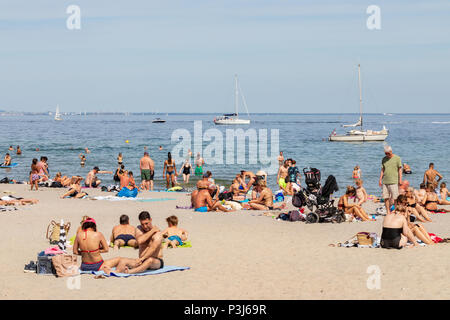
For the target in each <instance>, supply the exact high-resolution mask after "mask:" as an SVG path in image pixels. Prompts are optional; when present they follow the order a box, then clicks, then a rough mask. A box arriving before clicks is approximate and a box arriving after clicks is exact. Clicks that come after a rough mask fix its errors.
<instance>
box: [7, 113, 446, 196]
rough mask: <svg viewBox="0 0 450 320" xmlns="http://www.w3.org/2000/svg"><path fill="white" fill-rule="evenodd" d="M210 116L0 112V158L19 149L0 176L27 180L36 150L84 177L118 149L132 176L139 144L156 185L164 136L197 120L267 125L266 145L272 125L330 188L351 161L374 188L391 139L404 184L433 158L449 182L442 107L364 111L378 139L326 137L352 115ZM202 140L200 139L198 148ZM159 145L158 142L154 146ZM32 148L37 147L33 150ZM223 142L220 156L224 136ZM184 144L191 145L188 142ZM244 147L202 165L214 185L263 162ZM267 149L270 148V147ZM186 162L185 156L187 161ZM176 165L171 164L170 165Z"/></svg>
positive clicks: (286, 149)
mask: <svg viewBox="0 0 450 320" xmlns="http://www.w3.org/2000/svg"><path fill="white" fill-rule="evenodd" d="M214 116H215V115H213V114H169V115H167V116H166V115H129V116H125V115H87V116H85V115H71V116H69V115H66V116H63V119H64V120H63V121H54V120H53V117H51V116H42V115H23V116H3V117H0V127H1V129H2V130H1V136H0V152H1V154H0V156H1V157H2V159H3V157H4V155H5V153H6V152H8V147H9V146H10V145H12V146H13V147H14V149H15V148H16V146H17V145H19V146H20V147H21V149H22V155H21V156H17V155H16V154H15V151H13V152H9V153H10V154H11V155H12V158H13V162H17V163H19V165H18V166H17V167H15V168H12V169H0V179H1V178H3V177H5V176H7V177H9V178H13V179H17V180H21V181H24V180H28V177H29V171H30V165H31V161H32V159H33V158H39V157H40V156H47V157H48V158H49V161H48V162H49V169H50V174H51V177H52V178H53V177H54V175H55V174H56V172H58V171H60V172H62V174H63V175H69V176H70V175H81V176H83V177H86V175H87V173H88V171H89V170H91V169H92V168H93V167H94V166H98V167H99V168H100V169H101V170H108V171H113V172H114V171H115V170H116V168H117V155H118V153H119V152H122V154H123V162H124V165H125V167H126V169H128V170H131V171H133V172H134V175H135V179H136V181H137V182H140V170H139V159H140V158H141V157H142V155H143V152H144V147H147V150H148V152H149V153H150V156H151V157H152V159H153V160H154V161H155V185H156V188H157V189H164V187H165V182H164V181H163V175H162V172H163V164H164V160H166V159H167V153H168V152H170V151H172V148H173V147H174V146H175V145H177V143H178V142H177V141H175V142H172V141H171V137H172V133H173V132H174V130H176V129H186V130H188V131H189V132H190V133H191V135H192V138H194V121H201V124H202V130H203V132H205V131H206V130H208V129H210V128H216V129H218V130H220V131H221V132H223V135H224V137H225V135H226V130H227V129H237V128H242V129H244V130H247V129H249V128H254V129H256V131H257V132H259V131H258V130H259V129H267V132H268V136H269V138H268V142H269V146H268V149H269V150H270V148H271V147H270V132H271V130H275V129H277V130H279V150H280V151H283V153H284V158H285V159H287V158H293V159H295V160H296V161H297V166H298V167H299V169H300V170H302V169H303V168H304V167H309V166H310V167H315V168H318V169H320V170H321V172H322V183H324V182H325V180H326V178H327V176H328V175H334V176H335V177H336V180H337V182H338V185H339V187H340V191H339V192H338V194H342V193H343V192H344V191H345V188H346V186H347V185H351V184H353V179H352V171H353V168H354V166H355V165H359V166H360V168H361V171H362V179H363V180H364V186H365V187H366V189H367V191H368V193H370V194H375V195H380V193H381V189H380V188H379V186H378V179H379V176H380V167H381V159H382V158H383V156H384V151H383V146H384V144H389V145H391V146H392V148H393V151H394V153H395V154H397V155H399V156H400V157H401V158H402V161H403V162H406V163H408V164H409V165H410V166H411V169H412V171H413V173H412V174H411V175H405V176H404V179H407V180H409V181H410V182H411V185H412V186H414V187H418V186H419V183H420V182H421V181H422V180H423V173H424V171H425V170H426V169H427V168H428V164H429V163H430V162H434V163H435V168H436V169H437V170H438V171H439V172H440V173H441V174H442V175H443V176H444V181H447V182H450V180H448V177H449V176H450V161H449V159H450V143H449V139H450V114H394V115H392V116H386V115H382V114H366V115H365V116H364V127H365V128H366V129H372V130H380V129H382V127H383V125H384V126H386V127H387V128H388V129H389V137H388V138H387V139H386V141H385V142H365V143H345V142H329V141H328V140H327V137H328V135H329V134H330V133H331V131H332V130H333V129H335V128H336V130H337V131H338V132H339V133H344V132H345V131H344V129H343V128H342V127H341V126H342V124H346V123H347V124H349V123H355V122H356V121H357V119H358V115H357V114H251V115H250V117H251V120H252V121H251V124H250V125H246V126H216V125H214V123H213V122H212V120H213V119H214ZM155 117H161V118H164V119H165V120H167V122H166V123H152V119H154V118H155ZM127 140H128V143H126V141H127ZM209 143H210V142H208V141H203V147H206V146H207V145H208V144H209ZM159 146H162V147H163V149H162V150H159ZM86 147H87V148H89V150H90V151H91V152H90V153H89V154H87V155H86V158H87V161H86V165H85V166H84V167H81V166H80V159H79V158H78V155H79V154H80V153H84V148H86ZM36 148H39V150H40V151H36ZM223 148H224V158H223V161H224V163H225V162H226V159H225V153H226V150H225V148H226V145H225V142H224V145H223ZM274 149H275V148H274ZM191 150H192V152H194V141H192V148H191ZM235 150H236V146H235ZM248 152H249V148H248V140H247V145H246V148H245V153H246V154H245V156H246V157H245V159H246V161H245V164H237V163H234V164H214V165H213V164H208V163H206V165H205V166H204V171H206V170H210V171H211V172H212V173H213V177H214V178H215V179H216V181H217V182H218V183H219V184H225V185H227V186H228V185H229V184H230V182H231V180H232V179H233V178H234V176H235V175H236V174H237V173H239V171H240V170H241V169H245V170H251V171H253V172H256V171H257V170H259V169H260V168H261V167H262V166H263V165H262V164H260V163H258V164H249V161H248V159H249V157H248ZM268 154H269V155H270V151H269V152H268ZM276 156H278V154H277V155H276ZM194 157H195V154H194ZM193 161H194V159H191V163H193ZM181 164H182V163H176V165H177V171H179V169H180V166H181ZM191 172H193V170H191ZM99 178H100V179H101V180H103V182H104V184H112V183H113V176H112V175H108V174H102V175H99ZM275 178H276V175H274V174H272V175H270V176H269V185H270V186H271V187H272V188H274V189H275V188H276V183H275ZM302 179H304V177H302ZM178 182H182V176H179V177H178ZM195 182H196V178H195V177H194V176H193V175H191V184H190V187H192V186H193V184H194V183H195Z"/></svg>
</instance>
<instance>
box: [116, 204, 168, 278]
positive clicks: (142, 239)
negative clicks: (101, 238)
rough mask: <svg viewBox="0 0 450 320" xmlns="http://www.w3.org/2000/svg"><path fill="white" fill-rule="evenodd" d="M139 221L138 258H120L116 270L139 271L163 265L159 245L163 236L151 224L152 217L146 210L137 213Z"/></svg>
mask: <svg viewBox="0 0 450 320" xmlns="http://www.w3.org/2000/svg"><path fill="white" fill-rule="evenodd" d="M139 221H140V223H141V224H140V225H139V226H138V227H137V228H136V241H137V245H138V246H139V258H137V259H129V258H121V261H120V263H119V265H118V266H117V272H122V273H123V272H124V273H139V272H144V271H146V270H156V269H161V268H163V267H164V261H163V259H162V256H163V255H162V247H161V244H162V240H163V237H162V233H161V231H160V229H159V228H158V227H157V226H154V225H153V224H152V218H151V217H150V213H148V212H147V211H142V212H141V213H140V214H139Z"/></svg>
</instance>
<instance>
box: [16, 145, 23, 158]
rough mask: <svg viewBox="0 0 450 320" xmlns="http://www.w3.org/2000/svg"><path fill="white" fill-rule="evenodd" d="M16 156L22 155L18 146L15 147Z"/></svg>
mask: <svg viewBox="0 0 450 320" xmlns="http://www.w3.org/2000/svg"><path fill="white" fill-rule="evenodd" d="M16 154H17V155H18V156H20V155H21V154H22V150H21V149H20V146H17V150H16Z"/></svg>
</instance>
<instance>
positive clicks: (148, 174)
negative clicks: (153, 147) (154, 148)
mask: <svg viewBox="0 0 450 320" xmlns="http://www.w3.org/2000/svg"><path fill="white" fill-rule="evenodd" d="M139 168H140V169H141V180H142V189H144V190H153V176H154V175H155V164H154V162H153V160H152V158H150V156H149V154H148V152H144V156H143V157H142V158H141V160H140V161H139Z"/></svg>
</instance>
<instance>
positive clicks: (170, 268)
mask: <svg viewBox="0 0 450 320" xmlns="http://www.w3.org/2000/svg"><path fill="white" fill-rule="evenodd" d="M188 269H190V268H189V267H176V266H165V267H164V268H162V269H158V270H147V271H144V272H141V273H134V274H128V273H116V272H114V271H112V272H111V274H109V275H107V274H106V273H105V272H104V271H81V270H80V273H81V274H94V275H96V276H99V275H102V276H105V277H121V278H128V277H131V276H149V275H152V274H160V273H166V272H171V271H183V270H188Z"/></svg>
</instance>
